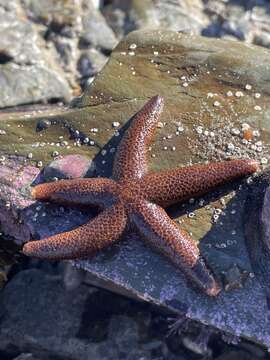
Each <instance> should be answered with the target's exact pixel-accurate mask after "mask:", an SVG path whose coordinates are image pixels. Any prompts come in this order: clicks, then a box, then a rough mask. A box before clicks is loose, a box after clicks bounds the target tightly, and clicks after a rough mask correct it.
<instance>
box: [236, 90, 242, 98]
mask: <svg viewBox="0 0 270 360" xmlns="http://www.w3.org/2000/svg"><path fill="white" fill-rule="evenodd" d="M235 96H236V97H238V98H240V97H242V96H244V94H243V93H242V91H236V93H235Z"/></svg>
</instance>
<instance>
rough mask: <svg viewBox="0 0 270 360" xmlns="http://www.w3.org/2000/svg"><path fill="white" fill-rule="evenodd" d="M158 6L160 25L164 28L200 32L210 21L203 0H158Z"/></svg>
mask: <svg viewBox="0 0 270 360" xmlns="http://www.w3.org/2000/svg"><path fill="white" fill-rule="evenodd" d="M156 6H157V12H158V19H159V22H160V26H161V28H164V29H170V30H175V31H186V32H192V33H194V34H200V33H201V30H202V29H203V28H204V27H206V26H207V25H208V23H209V19H208V18H207V16H206V15H205V14H204V6H203V1H201V0H195V1H189V0H184V1H181V2H180V1H166V0H158V1H157V5H156Z"/></svg>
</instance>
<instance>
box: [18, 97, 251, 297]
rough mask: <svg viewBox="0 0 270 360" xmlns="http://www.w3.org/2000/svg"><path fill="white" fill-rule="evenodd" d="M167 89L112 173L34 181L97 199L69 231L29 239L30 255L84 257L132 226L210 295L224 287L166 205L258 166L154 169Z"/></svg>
mask: <svg viewBox="0 0 270 360" xmlns="http://www.w3.org/2000/svg"><path fill="white" fill-rule="evenodd" d="M163 106H164V100H163V98H162V97H160V96H155V97H153V98H152V99H150V100H149V101H148V102H147V103H146V104H145V106H144V107H143V108H142V109H141V110H140V111H139V112H138V113H137V114H136V115H135V116H134V118H133V120H132V123H131V126H130V127H129V129H128V130H127V131H126V133H125V134H124V136H123V139H122V140H121V142H120V144H119V146H118V149H117V153H116V156H115V160H114V166H113V175H112V179H108V178H89V179H85V178H84V179H74V180H60V181H58V182H53V183H47V184H40V185H37V186H36V187H34V189H33V192H32V193H33V196H34V197H35V198H36V199H38V200H45V201H46V200H49V201H54V202H57V203H61V204H66V205H89V206H90V205H91V206H93V205H94V206H98V207H99V208H100V210H101V212H100V214H99V215H97V216H96V217H95V218H94V219H93V220H91V221H89V222H88V223H86V224H84V225H82V226H80V227H78V228H76V229H74V230H72V231H68V232H64V233H60V234H57V235H55V236H51V237H49V238H46V239H43V240H40V241H30V242H28V243H27V244H25V245H24V247H23V252H24V254H26V255H29V256H33V257H38V258H44V259H54V260H59V259H78V258H87V257H90V256H93V255H95V254H96V253H97V252H98V251H99V250H102V249H104V248H106V247H107V246H109V245H111V244H113V243H114V242H116V241H117V240H118V239H119V237H120V236H121V234H122V233H123V232H124V230H126V229H128V228H130V227H132V228H133V229H135V230H136V231H137V232H138V233H139V234H140V235H141V237H142V238H143V239H144V240H145V241H146V242H147V243H148V244H150V245H151V246H152V248H154V249H156V250H158V251H159V252H161V253H162V254H164V255H166V256H167V257H168V258H169V259H170V260H171V261H172V263H173V264H174V265H176V267H178V268H180V269H181V270H183V271H184V273H185V274H186V275H187V276H188V277H189V278H191V279H192V280H193V282H194V283H195V284H196V285H197V286H198V287H199V288H201V289H202V290H204V291H205V292H206V293H207V294H208V295H210V296H215V295H217V294H218V292H219V291H220V287H219V285H218V284H217V282H216V281H215V279H214V277H213V276H212V274H211V273H210V271H209V270H208V269H207V267H206V265H205V262H204V260H203V259H202V257H201V256H200V252H199V249H198V247H197V245H196V243H195V242H194V240H193V239H192V238H191V237H190V236H189V235H188V234H187V233H186V232H185V231H183V230H181V228H179V227H178V226H177V224H176V223H175V222H174V221H173V220H171V219H170V217H169V216H168V215H167V213H166V212H165V211H164V210H163V208H162V207H161V206H163V207H164V206H168V205H170V204H173V203H176V202H180V201H183V200H186V199H188V198H191V197H195V196H199V195H202V194H205V193H206V192H208V191H210V190H212V189H214V188H215V187H217V186H219V185H222V184H224V183H226V182H228V181H231V180H233V179H236V178H238V177H241V176H244V175H248V174H251V173H253V172H255V171H256V170H257V166H258V165H257V163H256V162H255V161H253V160H231V161H224V162H217V163H210V164H206V165H195V166H189V167H184V168H178V169H173V170H166V171H161V172H158V173H152V172H149V171H148V167H147V153H148V147H149V143H150V141H151V138H152V136H153V133H154V130H155V128H156V126H157V122H158V120H159V116H160V114H161V112H162V110H163Z"/></svg>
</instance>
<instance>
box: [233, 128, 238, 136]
mask: <svg viewBox="0 0 270 360" xmlns="http://www.w3.org/2000/svg"><path fill="white" fill-rule="evenodd" d="M231 133H232V135H240V130H238V129H236V128H232V129H231Z"/></svg>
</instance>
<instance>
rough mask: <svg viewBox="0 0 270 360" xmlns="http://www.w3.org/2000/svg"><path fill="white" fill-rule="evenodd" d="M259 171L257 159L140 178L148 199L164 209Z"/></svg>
mask: <svg viewBox="0 0 270 360" xmlns="http://www.w3.org/2000/svg"><path fill="white" fill-rule="evenodd" d="M257 169H258V164H257V162H256V161H254V160H230V161H222V162H216V163H211V164H204V165H194V166H189V167H184V168H178V169H172V170H168V171H161V172H158V173H149V174H147V175H145V176H144V177H143V178H142V179H141V189H142V191H143V193H144V195H145V197H146V198H147V199H149V200H150V201H153V202H155V203H157V204H159V205H161V206H169V205H171V204H173V203H177V202H180V201H185V200H187V199H189V198H192V197H196V196H201V195H204V194H205V193H207V192H208V191H210V190H213V189H214V188H216V187H217V186H220V185H223V184H225V183H227V182H229V181H232V180H235V179H237V178H239V177H242V176H245V175H250V174H252V173H254V172H255V171H256V170H257Z"/></svg>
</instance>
